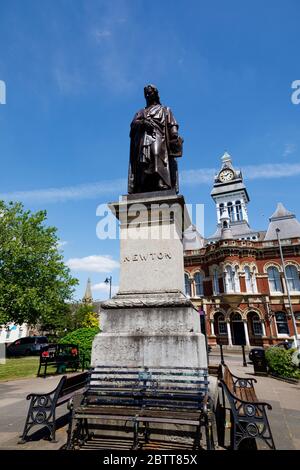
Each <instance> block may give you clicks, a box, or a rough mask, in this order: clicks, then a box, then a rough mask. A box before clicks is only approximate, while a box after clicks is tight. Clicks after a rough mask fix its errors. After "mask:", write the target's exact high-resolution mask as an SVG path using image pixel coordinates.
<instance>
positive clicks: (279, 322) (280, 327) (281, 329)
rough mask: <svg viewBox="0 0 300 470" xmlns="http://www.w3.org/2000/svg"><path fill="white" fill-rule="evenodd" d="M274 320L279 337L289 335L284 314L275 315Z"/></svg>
mask: <svg viewBox="0 0 300 470" xmlns="http://www.w3.org/2000/svg"><path fill="white" fill-rule="evenodd" d="M275 318H276V326H277V333H278V334H279V335H289V334H290V332H289V327H288V322H287V318H286V314H285V313H284V312H278V313H275Z"/></svg>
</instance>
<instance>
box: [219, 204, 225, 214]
mask: <svg viewBox="0 0 300 470" xmlns="http://www.w3.org/2000/svg"><path fill="white" fill-rule="evenodd" d="M219 208H220V216H221V215H222V214H223V212H224V204H223V202H222V203H221V204H220V205H219Z"/></svg>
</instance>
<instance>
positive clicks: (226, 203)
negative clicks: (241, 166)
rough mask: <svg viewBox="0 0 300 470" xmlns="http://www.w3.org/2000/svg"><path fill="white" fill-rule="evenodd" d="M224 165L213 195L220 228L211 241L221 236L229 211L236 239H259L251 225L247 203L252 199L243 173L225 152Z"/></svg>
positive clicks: (216, 179)
mask: <svg viewBox="0 0 300 470" xmlns="http://www.w3.org/2000/svg"><path fill="white" fill-rule="evenodd" d="M221 160H222V167H221V169H220V171H219V172H218V174H217V175H216V176H215V181H214V186H213V190H212V192H211V196H212V198H213V200H214V202H215V204H216V210H217V223H218V228H217V231H216V233H215V234H214V235H213V236H212V237H209V240H210V241H214V240H217V239H219V238H221V230H222V214H223V213H224V211H226V213H228V217H229V224H230V229H231V232H232V236H233V238H235V239H242V240H243V239H247V240H257V237H258V234H257V232H254V231H253V230H252V229H251V228H250V226H249V219H248V211H247V205H248V203H249V201H250V199H249V195H248V192H247V189H246V186H245V184H244V181H243V175H242V172H241V171H240V170H236V169H235V168H234V167H233V165H232V159H231V156H230V155H229V154H228V153H227V152H225V154H224V155H223V157H222V159H221Z"/></svg>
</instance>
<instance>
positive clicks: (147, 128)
mask: <svg viewBox="0 0 300 470" xmlns="http://www.w3.org/2000/svg"><path fill="white" fill-rule="evenodd" d="M144 129H145V131H146V132H148V133H149V134H152V133H153V131H154V127H153V125H152V124H151V122H150V121H148V119H144Z"/></svg>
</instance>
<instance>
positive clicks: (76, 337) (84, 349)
mask: <svg viewBox="0 0 300 470" xmlns="http://www.w3.org/2000/svg"><path fill="white" fill-rule="evenodd" d="M99 332H100V330H99V328H98V327H94V328H79V329H78V330H74V331H72V332H71V333H68V334H67V335H66V336H64V337H63V338H61V339H60V340H59V343H62V344H67V343H74V344H78V346H79V354H80V358H81V359H82V357H83V356H84V362H85V365H86V366H89V364H90V363H91V352H92V343H93V339H94V338H95V336H96V334H97V333H99Z"/></svg>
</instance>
